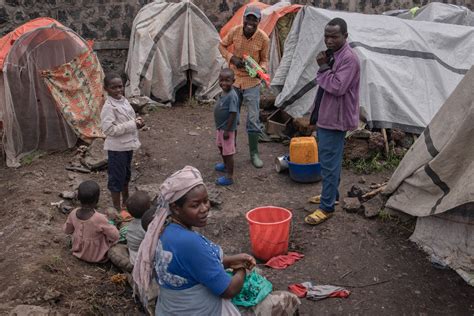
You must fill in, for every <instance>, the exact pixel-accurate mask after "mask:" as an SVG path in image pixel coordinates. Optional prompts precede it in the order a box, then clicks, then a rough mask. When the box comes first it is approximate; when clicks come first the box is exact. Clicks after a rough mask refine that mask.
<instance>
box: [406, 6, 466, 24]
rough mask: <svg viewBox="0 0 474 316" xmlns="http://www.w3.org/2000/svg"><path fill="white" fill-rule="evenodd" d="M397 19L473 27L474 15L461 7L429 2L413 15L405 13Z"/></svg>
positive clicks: (408, 12)
mask: <svg viewBox="0 0 474 316" xmlns="http://www.w3.org/2000/svg"><path fill="white" fill-rule="evenodd" d="M397 17H399V18H402V19H409V20H415V21H431V22H439V23H448V24H457V25H469V26H474V14H473V12H472V11H471V10H469V9H468V8H466V7H463V6H459V5H454V4H448V3H440V2H431V3H428V4H427V5H425V6H422V7H421V8H420V9H418V10H417V11H416V14H415V15H413V14H412V13H411V12H410V11H407V12H404V13H402V14H399V15H397Z"/></svg>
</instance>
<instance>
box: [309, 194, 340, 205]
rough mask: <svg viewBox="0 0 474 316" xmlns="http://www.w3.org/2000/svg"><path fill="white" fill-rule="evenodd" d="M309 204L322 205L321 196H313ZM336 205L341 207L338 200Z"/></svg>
mask: <svg viewBox="0 0 474 316" xmlns="http://www.w3.org/2000/svg"><path fill="white" fill-rule="evenodd" d="M308 202H309V203H313V204H320V203H321V195H320V194H319V195H315V196H312V197H310V198H309V200H308ZM334 204H335V205H339V201H337V200H336V203H334Z"/></svg>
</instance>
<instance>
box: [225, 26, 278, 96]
mask: <svg viewBox="0 0 474 316" xmlns="http://www.w3.org/2000/svg"><path fill="white" fill-rule="evenodd" d="M269 43H270V39H269V38H268V36H267V35H266V34H265V32H263V31H262V30H260V29H257V31H256V32H255V34H253V36H252V37H251V38H249V39H247V38H246V37H245V35H244V27H243V25H237V26H234V27H233V28H232V29H231V30H230V31H229V33H227V35H226V36H225V37H224V38H223V39H222V40H221V43H220V45H219V51H220V52H221V54H222V56H223V57H224V58H225V60H226V61H227V62H228V63H229V67H230V68H232V70H234V72H235V83H234V86H235V87H237V88H239V89H248V88H252V87H255V86H257V85H259V84H260V81H261V80H260V79H259V78H258V77H257V78H251V77H250V76H249V74H248V73H247V71H245V69H237V68H236V67H235V66H234V65H233V64H230V59H231V57H232V56H234V55H235V56H237V57H240V58H242V56H243V54H248V55H249V56H251V57H252V58H253V59H255V61H256V62H257V63H259V64H260V66H261V67H263V68H265V69H268V54H269ZM232 51H233V53H232Z"/></svg>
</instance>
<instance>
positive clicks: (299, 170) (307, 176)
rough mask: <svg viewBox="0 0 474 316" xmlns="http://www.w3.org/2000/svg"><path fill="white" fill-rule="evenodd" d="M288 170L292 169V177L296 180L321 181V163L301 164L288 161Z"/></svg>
mask: <svg viewBox="0 0 474 316" xmlns="http://www.w3.org/2000/svg"><path fill="white" fill-rule="evenodd" d="M288 170H289V171H290V178H291V180H293V181H295V182H300V183H313V182H318V181H321V179H322V178H321V164H320V163H319V162H317V163H308V164H299V163H294V162H291V161H288Z"/></svg>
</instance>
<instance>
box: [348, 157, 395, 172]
mask: <svg viewBox="0 0 474 316" xmlns="http://www.w3.org/2000/svg"><path fill="white" fill-rule="evenodd" d="M400 161H401V158H400V157H398V156H396V155H394V154H393V152H390V154H389V155H388V157H383V155H382V154H380V153H376V154H374V155H372V156H371V157H370V158H367V159H356V160H345V161H344V163H343V164H344V167H346V168H349V169H351V170H353V171H354V172H355V173H358V174H370V173H377V172H381V171H384V170H389V171H392V170H395V169H396V168H397V167H398V165H399V164H400Z"/></svg>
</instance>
